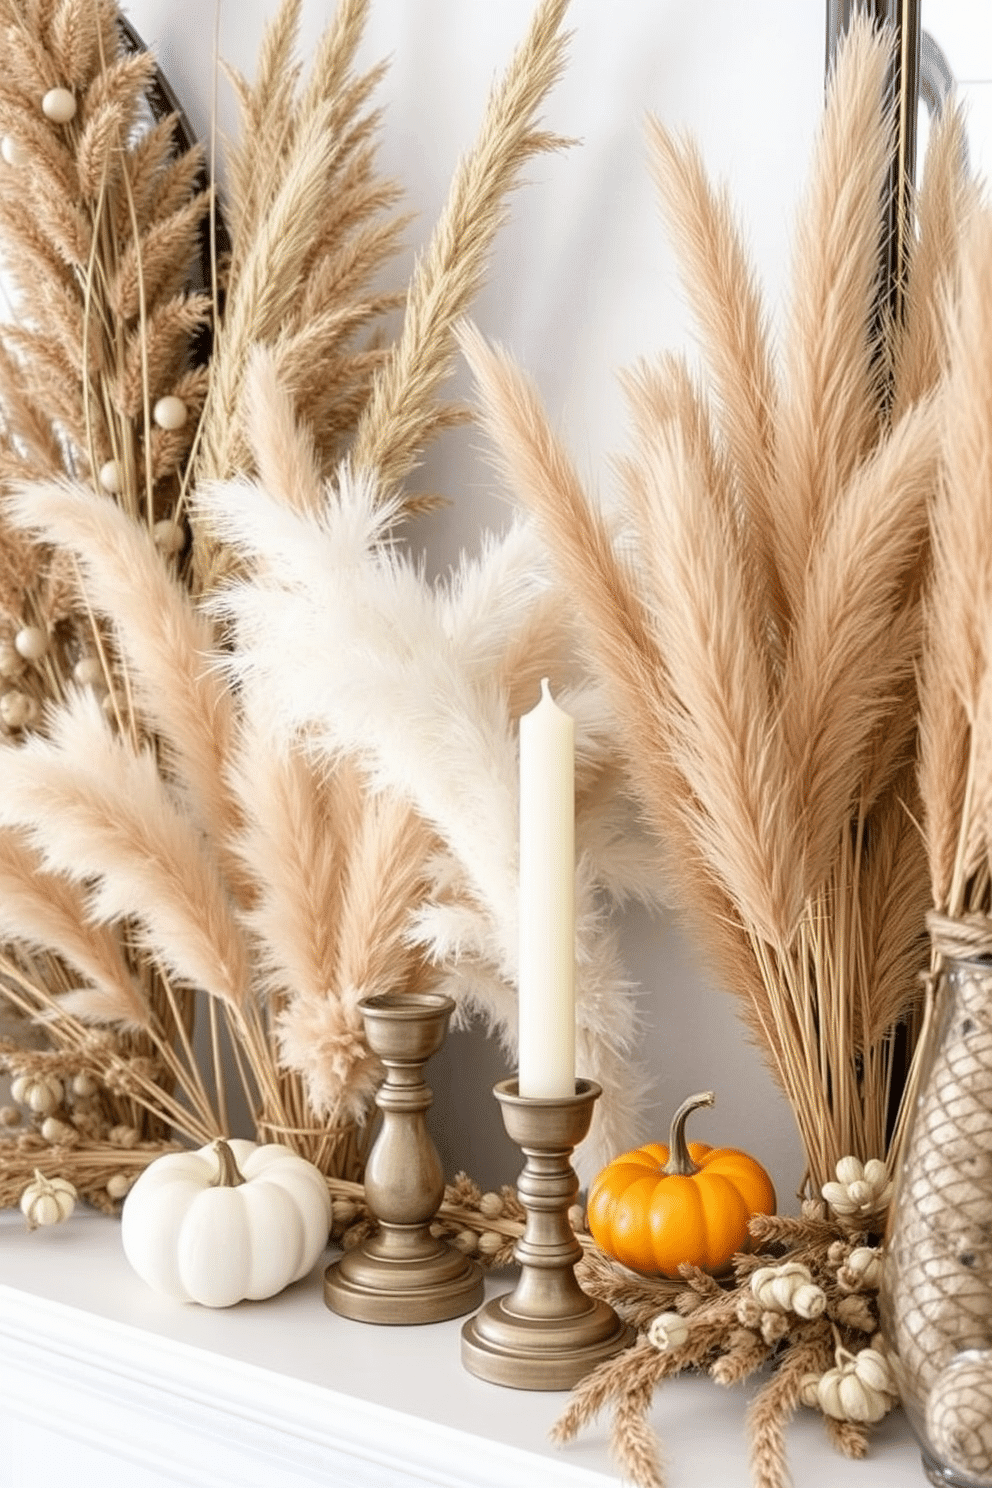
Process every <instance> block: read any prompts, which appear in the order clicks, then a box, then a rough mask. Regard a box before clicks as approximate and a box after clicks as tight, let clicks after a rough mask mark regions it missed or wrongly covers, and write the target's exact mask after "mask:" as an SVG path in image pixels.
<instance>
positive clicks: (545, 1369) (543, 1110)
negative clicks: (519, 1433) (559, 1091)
mask: <svg viewBox="0 0 992 1488" xmlns="http://www.w3.org/2000/svg"><path fill="white" fill-rule="evenodd" d="M493 1094H494V1095H495V1096H496V1099H497V1100H498V1101H499V1103H500V1105H501V1107H502V1111H503V1124H504V1125H505V1127H506V1130H507V1132H508V1133H509V1135H510V1136H511V1137H512V1138H513V1140H514V1141H515V1142H516V1143H517V1145H518V1146H519V1147H520V1148H521V1149H522V1150H523V1153H524V1155H525V1157H526V1159H527V1161H526V1164H525V1167H524V1170H523V1172H522V1173H521V1175H520V1178H519V1180H518V1183H517V1192H518V1194H519V1195H520V1200H521V1202H522V1204H523V1205H524V1208H525V1209H526V1211H527V1221H526V1224H525V1227H524V1233H523V1236H522V1237H521V1239H520V1240H519V1241H518V1243H517V1247H516V1250H515V1251H514V1258H515V1259H516V1260H517V1262H518V1263H519V1265H520V1268H521V1271H520V1279H519V1281H518V1282H517V1285H516V1287H515V1288H514V1290H513V1291H512V1292H510V1293H509V1294H508V1295H506V1296H502V1297H496V1298H494V1299H493V1300H492V1301H491V1302H489V1303H487V1304H486V1306H485V1307H484V1308H483V1309H482V1311H481V1312H479V1313H477V1314H476V1315H475V1317H473V1318H470V1319H469V1321H468V1322H467V1323H466V1324H465V1325H464V1327H463V1328H462V1363H463V1364H464V1365H465V1368H466V1369H467V1370H468V1371H469V1373H470V1374H475V1375H478V1376H479V1378H480V1379H484V1380H489V1381H491V1383H493V1384H496V1385H510V1386H512V1387H513V1388H515V1389H519V1390H570V1389H571V1388H572V1386H573V1385H575V1384H577V1383H578V1381H579V1380H580V1379H581V1378H582V1376H583V1375H585V1374H588V1372H589V1370H590V1369H592V1368H593V1367H594V1366H595V1365H596V1364H598V1363H599V1362H600V1361H601V1360H602V1359H608V1358H610V1357H611V1356H612V1355H613V1354H615V1353H618V1352H619V1350H620V1349H622V1348H626V1346H627V1345H628V1344H629V1343H632V1342H633V1341H634V1330H633V1329H632V1328H628V1327H627V1325H626V1324H625V1323H623V1322H621V1320H620V1319H619V1318H618V1317H617V1315H616V1313H615V1312H614V1311H613V1308H612V1307H609V1306H608V1305H607V1304H606V1303H605V1302H600V1301H596V1300H594V1299H593V1298H591V1297H587V1296H586V1294H585V1292H584V1291H583V1290H582V1288H581V1287H580V1286H579V1283H578V1282H577V1281H576V1279H575V1263H576V1261H578V1260H579V1259H580V1258H581V1256H582V1246H581V1245H580V1244H579V1242H578V1241H577V1240H576V1238H575V1235H574V1234H573V1233H572V1227H571V1225H570V1223H569V1220H568V1210H569V1207H570V1206H571V1205H572V1204H573V1203H574V1201H575V1198H576V1196H577V1194H578V1192H579V1180H578V1178H577V1177H576V1175H575V1170H574V1168H573V1167H572V1164H571V1156H572V1151H573V1149H574V1148H575V1147H576V1146H577V1145H578V1143H579V1142H581V1141H582V1138H583V1137H584V1136H585V1135H586V1133H587V1131H588V1130H589V1123H590V1121H591V1120H592V1108H593V1106H594V1104H595V1102H596V1100H597V1098H598V1096H599V1094H600V1086H599V1085H597V1084H596V1083H595V1082H594V1081H593V1080H576V1082H575V1094H574V1095H570V1096H562V1097H547V1098H544V1099H533V1098H528V1097H526V1096H521V1095H520V1094H519V1091H518V1085H517V1081H516V1080H501V1081H500V1083H499V1084H498V1085H497V1086H496V1087H495V1088H494V1091H493Z"/></svg>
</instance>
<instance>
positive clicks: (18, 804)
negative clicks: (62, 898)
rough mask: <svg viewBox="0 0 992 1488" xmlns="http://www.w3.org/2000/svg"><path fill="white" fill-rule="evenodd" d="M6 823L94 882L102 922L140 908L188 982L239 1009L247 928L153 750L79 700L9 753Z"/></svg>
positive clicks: (158, 945)
mask: <svg viewBox="0 0 992 1488" xmlns="http://www.w3.org/2000/svg"><path fill="white" fill-rule="evenodd" d="M3 785H4V789H3V799H2V802H0V821H3V822H4V823H5V824H6V825H8V826H15V827H17V828H19V829H20V830H21V831H23V832H25V833H26V834H27V836H28V840H29V841H31V842H33V843H34V844H35V845H36V847H37V848H38V850H39V851H40V853H41V855H42V860H43V862H44V864H45V865H46V867H47V868H49V870H52V871H55V872H58V873H63V874H66V875H67V876H69V877H71V878H72V879H74V880H75V881H77V882H80V883H86V882H88V886H89V912H90V914H91V915H92V916H93V917H94V919H95V920H96V921H97V922H98V923H106V924H112V923H114V922H116V921H118V920H119V919H121V918H122V917H123V916H128V915H130V916H133V917H134V919H135V921H136V923H137V925H138V927H139V930H138V933H139V935H140V938H141V939H142V940H143V942H144V944H145V945H146V947H147V948H148V949H149V950H150V951H151V952H152V954H153V955H156V956H160V957H161V958H162V960H163V962H164V963H165V964H166V965H168V966H169V967H170V969H171V970H172V971H173V972H174V974H175V975H177V976H178V977H179V978H181V979H182V980H184V981H187V982H189V983H191V984H192V985H194V986H200V987H203V988H204V989H205V990H206V991H208V992H209V993H210V994H211V995H212V996H214V997H218V998H220V999H221V1001H223V1002H226V1003H229V1004H231V1006H232V1007H234V1008H236V1009H237V1008H241V1007H242V1006H243V1005H244V1003H245V1000H246V997H247V995H248V990H249V984H248V974H247V962H246V955H245V946H244V936H243V934H242V933H241V931H240V929H239V927H238V925H237V923H236V920H235V916H234V910H233V906H232V904H231V902H230V900H229V898H228V896H227V894H226V892H225V889H224V886H223V883H222V881H221V878H220V875H219V872H218V870H217V866H216V863H215V862H214V861H213V859H212V856H211V854H210V853H209V851H208V850H207V849H205V847H204V844H203V842H202V839H201V836H200V834H199V832H198V831H197V830H196V828H195V827H194V826H193V824H192V823H191V822H190V821H189V820H188V818H186V817H185V816H184V815H183V813H182V812H181V810H180V809H179V807H178V806H177V804H176V802H175V801H174V800H173V799H171V798H170V796H169V794H168V792H167V789H166V787H165V786H164V784H163V782H162V779H161V777H160V775H159V772H158V770H157V768H156V765H155V761H154V758H153V756H152V754H151V753H150V751H148V750H144V751H141V752H140V753H139V752H135V751H132V750H131V749H130V748H129V747H128V746H127V745H126V744H123V743H122V742H120V741H119V740H117V739H116V738H115V737H114V735H113V733H112V732H111V730H110V726H109V725H108V724H107V722H106V719H105V718H104V716H103V714H102V712H101V710H100V709H99V706H98V705H97V704H96V703H94V702H93V701H92V700H89V699H86V698H82V697H81V698H79V699H78V700H77V701H76V702H74V703H72V704H69V705H67V706H66V707H65V708H64V709H63V710H62V712H61V713H60V715H59V717H58V718H57V720H56V723H55V728H54V730H53V738H52V740H51V741H47V740H42V739H35V740H31V741H29V742H28V743H26V744H25V745H24V747H23V748H21V749H18V750H15V751H11V752H10V754H9V756H8V758H7V759H6V760H5V762H4V782H3Z"/></svg>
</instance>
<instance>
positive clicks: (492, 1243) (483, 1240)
mask: <svg viewBox="0 0 992 1488" xmlns="http://www.w3.org/2000/svg"><path fill="white" fill-rule="evenodd" d="M505 1244H506V1237H505V1236H504V1235H497V1234H496V1232H495V1231H494V1230H484V1231H483V1232H482V1234H481V1235H480V1236H479V1254H480V1255H484V1256H494V1255H496V1253H497V1252H498V1251H500V1250H502V1249H503V1246H504V1245H505Z"/></svg>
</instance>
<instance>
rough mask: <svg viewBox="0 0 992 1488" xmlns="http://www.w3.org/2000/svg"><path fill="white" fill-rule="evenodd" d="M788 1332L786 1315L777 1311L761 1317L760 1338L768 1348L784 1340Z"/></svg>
mask: <svg viewBox="0 0 992 1488" xmlns="http://www.w3.org/2000/svg"><path fill="white" fill-rule="evenodd" d="M788 1331H789V1318H788V1314H787V1313H784V1312H779V1311H769V1312H764V1313H762V1315H761V1336H762V1338H763V1339H764V1341H765V1342H766V1343H767V1344H768V1346H769V1348H771V1347H772V1345H773V1344H776V1343H778V1342H779V1340H780V1339H782V1338H784V1337H785V1335H786V1334H787V1333H788Z"/></svg>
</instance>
